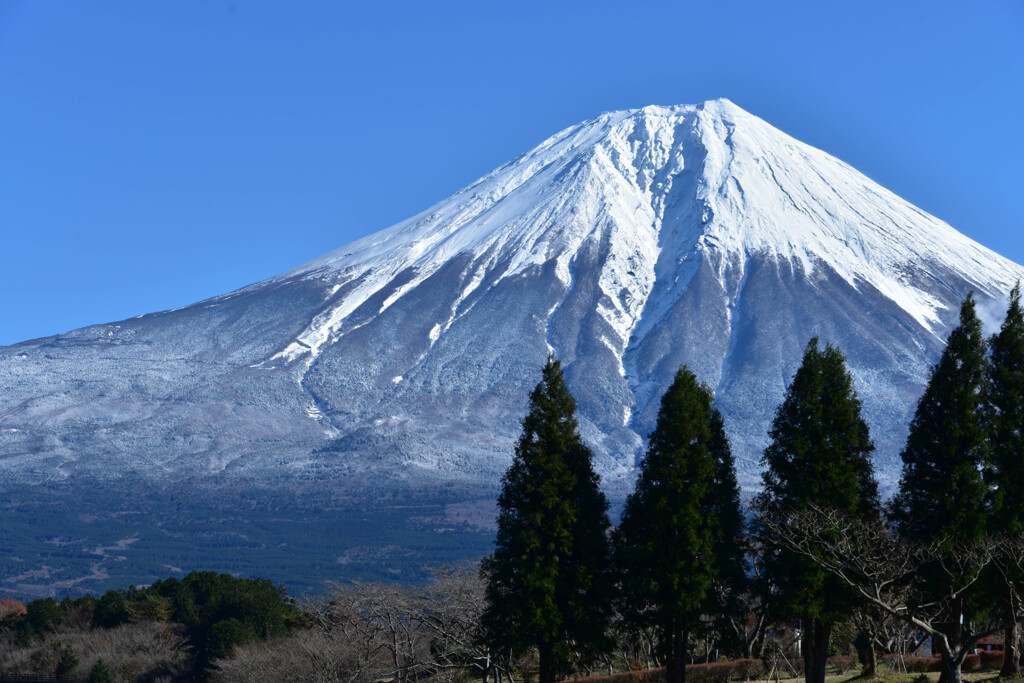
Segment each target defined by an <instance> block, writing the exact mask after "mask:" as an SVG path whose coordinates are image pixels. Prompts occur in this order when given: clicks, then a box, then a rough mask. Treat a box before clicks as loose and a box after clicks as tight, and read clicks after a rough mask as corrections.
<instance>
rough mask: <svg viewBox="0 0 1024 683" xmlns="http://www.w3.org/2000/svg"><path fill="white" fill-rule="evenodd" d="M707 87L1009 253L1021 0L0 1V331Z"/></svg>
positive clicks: (154, 300)
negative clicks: (572, 128)
mask: <svg viewBox="0 0 1024 683" xmlns="http://www.w3.org/2000/svg"><path fill="white" fill-rule="evenodd" d="M715 97H728V98H730V99H731V100H733V101H734V102H736V103H737V104H738V105H740V106H741V107H743V108H744V109H746V110H748V111H750V112H751V113H753V114H756V115H758V116H760V117H761V118H763V119H765V120H767V121H768V122H769V123H771V124H773V125H775V126H776V127H778V128H780V129H782V130H783V131H785V132H787V133H789V134H791V135H793V136H795V137H797V138H799V139H801V140H803V141H804V142H807V143H809V144H812V145H814V146H816V147H820V148H822V149H824V150H826V151H828V152H830V153H832V154H834V155H836V156H838V157H839V158H841V159H843V160H844V161H846V162H848V163H850V164H851V165H853V166H854V167H855V168H857V169H859V170H861V171H862V172H864V173H866V174H867V175H868V176H870V177H871V178H873V179H875V180H876V181H878V182H880V183H881V184H882V185H884V186H886V187H888V188H889V189H890V190H892V191H894V192H896V193H897V194H899V195H901V196H902V197H904V198H905V199H907V200H909V201H911V202H913V203H914V204H916V205H918V206H919V207H921V208H922V209H924V210H926V211H928V212H930V213H933V214H935V215H936V216H938V217H940V218H942V219H943V220H946V221H948V222H949V223H950V224H952V225H953V226H954V227H956V228H957V229H958V230H960V231H961V232H964V233H965V234H967V235H969V236H970V237H972V238H974V239H976V240H978V241H979V242H981V243H982V244H984V245H986V246H988V247H990V248H992V249H995V250H996V251H999V252H1001V253H1003V254H1004V255H1006V256H1008V257H1009V258H1011V259H1013V260H1015V261H1017V262H1018V263H1024V203H1022V202H1021V195H1022V192H1021V186H1022V181H1024V166H1022V159H1024V121H1022V112H1024V3H1021V2H1019V1H1018V0H1006V1H1002V2H1000V1H988V2H984V1H982V2H976V3H964V2H941V1H938V2H937V1H935V0H932V1H930V2H898V3H894V2H891V1H887V2H874V1H871V0H866V1H865V0H862V1H859V2H856V3H831V2H821V1H820V0H819V1H816V2H785V1H778V2H764V1H763V0H759V1H756V2H755V1H752V2H708V1H707V0H704V1H703V2H699V3H694V2H687V1H683V0H676V1H675V2H642V1H639V0H638V1H637V2H630V3H626V2H602V1H600V0H589V1H586V2H558V3H553V2H550V1H548V2H529V1H527V2H522V1H519V2H514V3H490V2H479V0H477V1H474V2H430V3H427V2H408V3H406V2H375V3H344V2H318V1H315V0H301V1H299V2H293V3H281V2H276V1H269V0H267V1H247V0H229V1H227V2H224V1H214V0H206V1H202V0H193V1H190V2H181V1H180V0H152V1H147V2H133V1H130V0H123V1H122V2H109V1H104V0H93V1H90V2H75V1H72V0H66V1H64V2H58V1H50V0H0V236H2V247H0V344H10V343H15V342H17V341H21V340H24V339H29V338H33V337H39V336H44V335H48V334H54V333H58V332H62V331H66V330H69V329H73V328H76V327H80V326H83V325H87V324H91V323H101V322H109V321H113V320H119V319H122V318H126V317H130V316H133V315H138V314H141V313H147V312H152V311H156V310H162V309H166V308H172V307H176V306H182V305H186V304H189V303H192V302H194V301H198V300H201V299H204V298H207V297H210V296H214V295H217V294H221V293H224V292H227V291H230V290H233V289H237V288H239V287H242V286H245V285H247V284H250V283H252V282H255V281H258V280H261V279H263V278H266V277H269V276H271V275H274V274H276V273H278V272H281V271H284V270H287V269H289V268H291V267H294V266H296V265H299V264H300V263H303V262H305V261H307V260H309V259H312V258H314V257H316V256H318V255H320V254H322V253H324V252H327V251H330V250H332V249H335V248H337V247H340V246H342V245H343V244H345V243H347V242H349V241H351V240H353V239H356V238H358V237H361V236H363V235H366V234H369V233H371V232H374V231H376V230H380V229H382V228H385V227H387V226H389V225H391V224H393V223H395V222H397V221H399V220H401V219H403V218H406V217H408V216H410V215H412V214H414V213H416V212H418V211H420V210H422V209H424V208H426V207H427V206H429V205H430V204H432V203H434V202H436V201H438V200H440V199H442V198H443V197H445V196H446V195H448V194H450V193H451V192H454V191H455V190H457V189H459V188H460V187H462V186H464V185H466V184H468V183H469V182H471V181H473V180H474V179H476V178H477V177H479V176H481V175H483V174H484V173H486V172H488V171H490V170H491V169H493V168H494V167H496V166H498V165H500V164H502V163H504V162H505V161H508V160H509V159H511V158H513V157H514V156H516V155H518V154H520V153H521V152H523V151H525V150H527V149H529V148H530V147H532V146H533V145H535V144H537V143H538V142H540V141H541V140H543V139H544V138H545V137H547V136H548V135H551V134H552V133H554V132H556V131H558V130H560V129H562V128H564V127H566V126H568V125H571V124H573V123H576V122H578V121H582V120H584V119H587V118H590V117H592V116H594V115H596V114H598V113H599V112H602V111H608V110H614V109H623V108H630V107H638V106H644V105H647V104H683V103H695V102H700V101H703V100H706V99H710V98H715Z"/></svg>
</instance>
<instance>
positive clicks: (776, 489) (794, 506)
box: [755, 338, 879, 683]
mask: <svg viewBox="0 0 1024 683" xmlns="http://www.w3.org/2000/svg"><path fill="white" fill-rule="evenodd" d="M770 437H771V442H770V443H769V445H768V447H767V448H766V449H765V451H764V455H763V457H762V460H761V462H762V465H763V466H764V468H765V469H764V473H763V475H762V481H763V489H762V492H761V493H760V494H759V496H758V497H757V499H756V501H755V505H756V506H757V507H758V508H759V509H761V510H762V511H764V512H766V513H768V514H772V513H779V512H784V511H786V510H799V509H804V508H807V507H809V506H812V505H815V506H819V507H825V508H831V509H837V510H840V511H843V512H846V513H847V514H850V515H853V516H856V517H861V518H870V517H872V516H877V515H878V507H879V501H878V484H877V483H876V482H875V479H874V473H873V469H872V465H871V460H870V455H871V452H872V451H873V450H874V445H873V444H872V442H871V437H870V434H869V431H868V425H867V423H866V422H865V421H864V419H863V418H862V417H861V403H860V400H859V399H858V398H857V395H856V392H855V391H854V388H853V378H852V377H851V375H850V373H849V372H848V371H847V369H846V362H845V358H844V357H843V354H842V353H841V352H840V351H839V349H837V348H836V347H834V346H832V345H827V346H826V347H825V349H824V350H820V349H819V348H818V339H817V338H814V339H811V341H810V342H809V343H808V344H807V348H806V349H805V351H804V357H803V360H802V362H801V364H800V368H799V369H798V370H797V371H796V374H795V375H794V376H793V381H792V383H791V384H790V385H789V389H788V390H787V392H786V397H785V399H784V400H783V402H782V404H781V405H780V406H779V408H778V411H777V412H776V414H775V420H774V421H773V423H772V429H771V433H770ZM764 540H765V545H766V554H765V568H766V570H767V573H768V574H769V577H770V580H771V581H772V582H773V583H774V584H775V585H776V586H778V589H779V594H778V595H777V596H776V597H777V598H778V606H779V610H780V615H779V616H781V617H784V618H799V619H801V620H802V622H803V633H802V637H803V655H804V660H805V674H804V675H805V679H806V681H807V683H821V682H822V681H824V680H825V656H826V653H827V649H828V643H829V638H830V636H831V631H832V625H833V624H834V623H836V622H837V621H839V620H841V619H845V618H846V617H847V616H848V615H849V612H850V610H851V609H852V607H853V605H854V598H853V595H852V593H851V592H850V590H848V589H847V588H846V587H844V586H843V585H841V584H840V582H839V581H838V580H837V579H835V578H834V577H833V576H831V575H830V574H828V573H827V572H825V571H824V570H822V569H821V568H819V567H817V566H815V565H814V564H813V563H811V562H809V561H808V560H806V559H805V558H803V557H802V556H799V555H796V554H795V553H793V552H791V551H785V550H783V549H781V548H779V547H778V546H776V545H774V544H773V543H772V540H771V537H770V535H769V534H767V533H765V535H764Z"/></svg>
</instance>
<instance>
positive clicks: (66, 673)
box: [54, 640, 78, 679]
mask: <svg viewBox="0 0 1024 683" xmlns="http://www.w3.org/2000/svg"><path fill="white" fill-rule="evenodd" d="M54 646H55V647H57V652H58V655H57V671H56V674H57V678H61V679H68V678H74V677H75V674H77V673H78V655H76V654H75V651H74V650H73V649H72V648H71V646H70V645H68V644H67V643H64V642H61V641H59V640H58V641H57V642H56V643H54Z"/></svg>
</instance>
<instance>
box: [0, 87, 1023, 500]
mask: <svg viewBox="0 0 1024 683" xmlns="http://www.w3.org/2000/svg"><path fill="white" fill-rule="evenodd" d="M1022 275H1024V268H1021V266H1019V265H1017V264H1014V263H1012V262H1010V261H1008V260H1006V259H1004V258H1002V257H1000V256H998V255H997V254H995V253H993V252H991V251H989V250H987V249H985V248H984V247H982V246H980V245H978V244H976V243H975V242H973V241H971V240H969V239H968V238H966V237H964V236H963V235H961V234H960V233H958V232H956V231H955V230H953V229H952V228H951V227H950V226H948V225H946V224H945V223H943V222H941V221H939V220H938V219H936V218H934V217H932V216H929V215H928V214H926V213H924V212H922V211H920V210H918V209H916V208H915V207H913V206H911V205H910V204H908V203H907V202H905V201H903V200H901V199H899V198H898V197H896V196H895V195H893V194H892V193H890V192H888V191H886V190H885V189H883V188H881V187H880V186H878V185H877V184H875V183H873V182H872V181H871V180H869V179H868V178H866V177H864V176H863V175H861V174H860V173H858V172H857V171H855V170H854V169H852V168H850V167H849V166H847V165H846V164H844V163H842V162H841V161H839V160H837V159H835V158H833V157H831V156H829V155H827V154H825V153H824V152H821V151H820V150H816V149H814V148H811V147H809V146H807V145H804V144H802V143H800V142H798V141H796V140H794V139H792V138H791V137H789V136H787V135H785V134H783V133H781V132H780V131H778V130H776V129H774V128H772V127H771V126H769V125H768V124H767V123H765V122H764V121H761V120H760V119H758V118H756V117H755V116H752V115H750V114H748V113H746V112H744V111H743V110H741V109H739V108H738V107H736V106H735V105H733V104H732V103H730V102H728V101H726V100H715V101H711V102H706V103H704V104H701V105H696V106H680V107H646V108H644V109H639V110H631V111H624V112H614V113H609V114H603V115H601V116H599V117H597V118H595V119H592V120H590V121H587V122H585V123H582V124H580V125H578V126H574V127H572V128H569V129H567V130H565V131H562V132H561V133H558V134H556V135H554V136H553V137H551V138H549V139H548V140H546V141H544V142H543V143H541V145H539V146H538V147H536V148H535V149H533V150H531V151H529V152H527V153H526V154H524V155H523V156H521V157H519V158H518V159H515V160H514V161H512V162H510V163H508V164H506V165H505V166H502V167H501V168H499V169H497V170H495V171H494V172H492V173H491V174H489V175H488V176H486V177H484V178H482V179H480V180H478V181H477V182H475V183H473V184H472V185H470V186H469V187H467V188H466V189H464V190H462V191H460V192H458V193H456V194H455V195H453V196H451V197H449V198H447V199H445V200H443V201H442V202H439V203H438V204H436V205H435V206H433V207H431V208H429V209H427V210H426V211H425V212H423V213H421V214H419V215H417V216H414V217H412V218H410V219H409V220H407V221H405V222H403V223H400V224H398V225H396V226H394V227H392V228H389V229H387V230H384V231H382V232H379V233H376V234H373V235H370V236H368V237H366V238H364V239H361V240H358V241H356V242H354V243H352V244H350V245H348V246H346V247H343V248H342V249H339V250H337V251H335V252H332V253H330V254H327V255H325V256H323V257H321V258H319V259H316V260H314V261H312V262H310V263H307V264H305V265H302V266H300V267H298V268H296V269H294V270H292V271H289V272H288V273H284V274H282V275H281V276H278V277H276V278H272V279H270V280H268V281H266V282H262V283H258V284H255V285H252V286H250V287H247V288H245V289H243V290H240V291H239V292H235V293H233V294H229V295H226V296H223V297H218V298H216V299H212V300H209V301H206V302H201V303H199V304H196V305H194V306H191V307H187V308H184V309H179V310H176V311H171V312H167V313H161V314H154V315H149V316H143V317H140V318H137V319H133V320H128V321H123V322H121V323H119V324H117V325H101V326H94V327H90V328H85V329H83V330H78V331H75V332H71V333H68V334H66V335H60V336H58V337H53V338H48V339H43V340H35V341H32V342H26V343H24V344H20V345H17V346H13V347H7V348H0V464H2V467H3V468H4V470H5V473H6V474H8V475H9V476H10V480H11V481H15V480H16V481H22V482H41V481H47V480H54V479H67V480H73V479H74V478H75V477H76V476H92V477H111V476H121V475H123V474H124V473H125V472H126V471H128V472H132V473H135V474H137V475H139V476H144V477H150V478H156V479H159V478H161V477H169V476H176V477H180V476H185V475H187V476H190V477H210V476H222V477H223V476H238V477H250V478H258V479H266V478H268V477H270V478H275V480H279V481H282V482H285V483H287V482H291V483H294V484H295V485H297V486H301V485H306V484H309V485H314V484H315V483H316V482H321V481H326V480H330V481H346V482H357V481H358V482H364V483H365V482H366V481H368V480H369V479H374V478H373V477H369V478H368V476H367V475H368V474H369V473H376V475H377V477H376V479H374V481H380V480H381V479H380V477H383V476H385V475H387V476H390V477H394V478H397V479H399V480H401V481H403V482H413V483H415V482H444V481H450V480H481V481H489V482H492V483H493V482H494V481H496V480H497V478H498V477H499V476H500V473H501V472H502V471H503V470H504V469H505V467H507V464H508V462H509V459H510V457H511V447H512V443H513V440H514V438H515V436H516V433H517V431H518V420H519V418H520V417H521V415H522V414H523V411H524V410H525V406H526V396H527V393H528V391H529V389H530V388H532V386H533V385H534V384H535V383H536V381H537V379H538V373H539V368H540V366H541V364H542V363H543V361H544V358H545V357H546V355H547V354H548V352H549V351H554V352H555V353H556V354H557V355H558V357H559V358H561V359H562V360H563V362H564V363H565V364H566V370H567V376H568V379H569V383H570V386H571V388H572V390H573V391H574V393H575V394H576V396H577V398H578V401H579V407H580V416H581V426H582V428H583V430H584V433H585V436H586V438H587V439H588V441H589V442H590V443H591V444H592V445H593V447H594V448H595V450H596V451H597V453H598V457H599V466H600V468H601V470H602V472H603V473H604V474H605V475H606V481H607V482H609V483H610V485H613V486H614V485H615V482H616V481H619V482H621V483H626V482H628V478H629V473H630V471H631V469H632V467H633V465H634V463H635V460H636V458H637V457H638V456H639V454H640V453H641V452H642V447H643V439H644V437H645V436H646V434H647V433H648V432H649V431H650V429H651V428H652V427H653V423H654V418H655V415H656V410H657V405H658V400H659V398H660V395H661V393H662V392H663V391H664V389H665V388H666V387H667V385H668V383H669V381H670V380H671V376H672V374H673V373H674V372H675V370H676V369H677V368H678V367H679V366H680V365H681V364H683V363H686V364H689V365H690V366H691V367H693V368H694V369H695V370H696V371H697V372H698V374H699V376H700V377H701V378H702V379H703V380H704V381H705V382H707V383H708V384H709V385H710V386H711V387H712V388H714V389H715V390H716V397H717V401H718V403H719V405H720V407H721V408H722V410H723V413H724V415H725V417H726V420H727V427H728V428H729V431H730V435H731V438H732V439H733V445H734V450H735V451H736V452H737V455H738V457H739V460H740V467H741V470H742V476H741V478H742V480H743V482H744V483H745V484H746V485H753V484H755V483H756V474H757V469H758V468H757V459H758V457H759V451H760V449H761V448H762V447H763V445H764V442H765V435H766V433H767V429H768V425H769V423H770V419H771V416H772V414H773V412H774V409H775V406H776V405H777V404H778V402H779V401H780V400H781V397H782V394H783V392H784V389H785V385H786V383H787V382H788V380H789V378H790V376H791V374H792V373H793V371H794V370H795V369H796V364H797V363H798V362H799V358H800V355H801V352H802V350H803V347H804V345H805V344H806V343H807V341H808V339H809V338H810V337H811V336H812V335H819V336H820V337H821V338H822V340H823V341H827V342H833V343H837V344H838V345H839V346H840V347H841V348H842V349H843V351H844V352H845V353H846V354H847V356H848V358H849V363H850V366H851V368H852V370H853V372H854V374H855V378H856V380H857V387H858V390H859V392H860V394H861V397H862V398H863V400H864V405H865V410H866V413H867V417H868V420H869V422H870V424H871V426H872V429H873V433H874V436H875V440H876V444H877V445H878V454H877V462H878V465H879V467H880V468H881V474H882V478H883V480H888V481H892V480H893V479H894V478H895V476H896V474H897V473H898V470H897V465H896V460H897V454H898V450H899V446H900V444H901V442H902V439H903V437H904V435H905V429H906V423H907V421H908V419H909V415H910V413H911V411H912V409H913V405H914V402H915V401H916V398H917V396H918V395H919V393H920V391H921V389H922V387H923V383H924V380H925V378H926V374H927V369H928V366H929V365H930V364H931V363H932V362H933V361H934V360H935V359H936V358H937V356H938V353H939V351H940V350H941V347H942V343H943V340H944V338H945V335H946V334H947V332H948V330H949V326H950V324H951V323H952V322H953V320H954V318H955V314H956V308H957V306H958V304H959V301H960V300H961V299H962V297H963V296H964V295H966V293H967V292H968V291H971V290H973V291H975V293H976V296H977V297H978V298H979V299H980V300H982V301H985V300H989V299H997V298H1000V297H1002V296H1004V295H1005V293H1006V292H1007V291H1008V290H1009V289H1010V287H1011V286H1012V284H1013V282H1014V281H1015V280H1016V279H1017V278H1020V277H1021V276H1022ZM282 485H285V484H284V483H282ZM382 485H383V484H382Z"/></svg>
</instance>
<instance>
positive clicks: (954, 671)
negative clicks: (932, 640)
mask: <svg viewBox="0 0 1024 683" xmlns="http://www.w3.org/2000/svg"><path fill="white" fill-rule="evenodd" d="M942 663H943V664H945V666H944V667H942V676H940V677H939V680H942V678H945V679H946V680H947V681H949V683H963V675H962V673H961V671H962V669H963V664H964V658H963V655H960V656H958V657H953V656H952V655H950V654H949V653H948V652H944V653H943V654H942Z"/></svg>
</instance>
